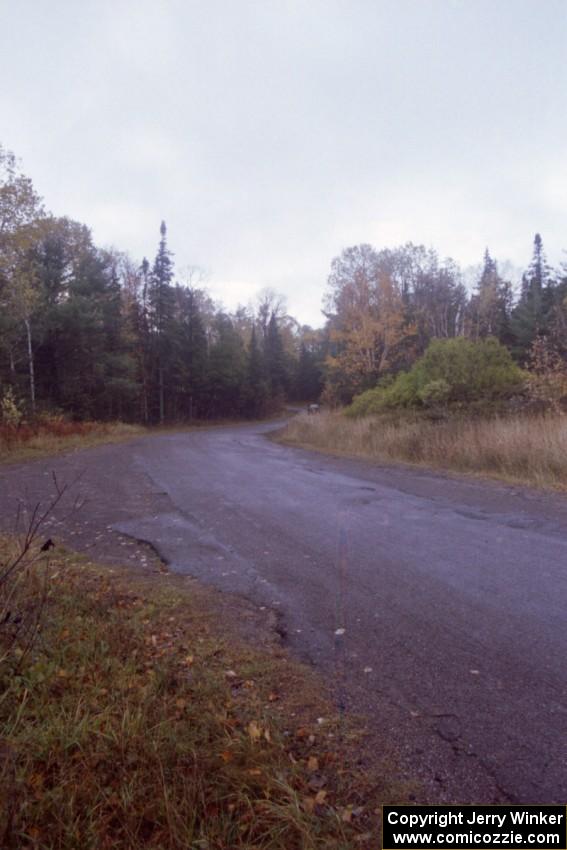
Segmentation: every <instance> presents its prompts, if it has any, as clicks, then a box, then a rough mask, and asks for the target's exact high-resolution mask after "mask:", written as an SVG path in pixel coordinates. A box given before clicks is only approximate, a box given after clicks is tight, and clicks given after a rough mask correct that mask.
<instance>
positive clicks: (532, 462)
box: [278, 413, 567, 490]
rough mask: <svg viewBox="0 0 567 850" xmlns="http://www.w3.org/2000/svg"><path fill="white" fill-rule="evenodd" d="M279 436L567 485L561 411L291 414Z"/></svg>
mask: <svg viewBox="0 0 567 850" xmlns="http://www.w3.org/2000/svg"><path fill="white" fill-rule="evenodd" d="M278 439H279V440H280V441H281V442H284V443H287V444H289V445H295V446H302V447H305V448H313V449H318V450H320V451H326V452H335V453H338V454H346V455H351V456H355V457H364V458H371V459H372V460H376V461H383V462H392V461H403V462H405V463H410V464H416V465H419V466H427V467H436V468H438V469H443V470H453V471H456V472H466V473H477V474H481V475H484V476H489V477H494V478H498V479H502V480H505V481H513V482H517V483H521V484H528V485H534V486H537V487H550V488H554V489H560V490H565V489H567V417H566V416H563V415H561V414H551V413H550V414H546V415H543V416H508V417H503V418H501V417H491V418H485V419H484V418H472V419H468V418H466V417H465V416H463V415H461V416H458V417H454V418H449V419H441V420H440V421H437V422H435V421H428V420H427V419H425V418H424V417H423V416H419V415H415V414H412V413H407V414H396V415H384V416H380V415H376V416H365V417H362V418H360V419H349V418H347V417H345V416H344V415H343V414H342V413H324V414H321V415H320V416H310V417H308V416H304V415H300V416H296V417H295V418H294V419H293V420H291V421H290V422H289V424H288V425H287V426H286V427H285V429H283V431H282V432H280V434H279V437H278Z"/></svg>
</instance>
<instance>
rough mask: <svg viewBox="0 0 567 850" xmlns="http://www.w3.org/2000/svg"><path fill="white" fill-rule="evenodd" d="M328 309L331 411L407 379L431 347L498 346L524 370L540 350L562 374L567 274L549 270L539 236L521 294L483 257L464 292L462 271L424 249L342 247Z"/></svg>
mask: <svg viewBox="0 0 567 850" xmlns="http://www.w3.org/2000/svg"><path fill="white" fill-rule="evenodd" d="M325 308H326V316H327V333H328V355H327V358H326V389H325V394H326V397H327V399H328V400H329V401H330V402H331V403H335V402H339V403H347V402H350V401H351V400H352V398H353V396H354V395H356V394H358V393H361V392H364V391H365V390H368V389H371V388H373V387H375V386H376V385H377V384H378V383H379V382H384V381H385V380H387V379H388V378H391V377H392V376H394V375H396V374H398V373H400V372H402V371H403V372H407V371H409V370H410V369H411V367H412V366H413V364H415V363H416V362H417V361H418V360H419V359H420V358H421V357H422V356H423V354H424V353H425V351H426V350H427V348H428V346H429V344H430V343H431V342H432V341H433V340H437V339H441V340H443V339H454V338H458V337H462V338H465V339H467V340H471V341H473V342H477V341H479V340H484V339H487V338H495V339H497V340H498V341H499V342H500V343H501V344H502V345H503V346H506V348H507V349H508V350H509V351H510V353H511V355H512V356H513V358H514V360H515V362H516V363H518V364H519V365H520V366H522V367H529V366H530V365H532V363H533V358H534V352H536V354H537V356H538V357H539V360H540V362H541V357H542V350H544V352H545V356H547V358H548V360H550V361H551V360H553V361H554V362H555V363H563V364H564V366H565V365H567V267H563V268H562V269H555V270H554V269H552V268H551V267H550V266H549V264H548V262H547V260H546V257H545V253H544V249H543V242H542V238H541V236H540V235H539V234H536V235H535V238H534V243H533V255H532V260H531V262H530V265H529V267H528V268H527V269H526V271H525V273H524V274H523V276H522V281H521V287H520V290H519V292H517V293H514V291H513V287H512V284H511V282H510V281H509V280H507V279H505V278H504V277H503V276H502V275H501V274H500V272H499V268H498V263H497V261H496V260H495V259H494V258H493V257H492V256H491V255H490V252H489V251H488V250H486V252H485V254H484V260H483V263H482V267H481V269H480V272H479V275H478V279H477V281H476V284H475V287H474V289H473V291H472V292H469V291H468V290H467V288H466V287H465V285H464V283H463V275H462V272H461V270H460V268H459V267H458V265H457V264H456V263H455V262H454V261H452V260H450V259H449V260H444V261H441V260H440V259H439V257H438V255H437V253H436V252H435V251H434V250H431V249H430V250H427V249H426V248H424V247H423V246H422V245H413V244H411V243H408V244H406V245H403V246H401V247H398V248H394V249H389V248H387V249H384V250H381V251H378V250H376V249H375V248H373V247H372V246H370V245H357V246H354V247H351V248H347V249H346V250H344V251H343V252H342V254H341V255H340V256H339V257H337V258H336V259H335V260H333V263H332V266H331V274H330V277H329V281H328V290H327V294H326V299H325Z"/></svg>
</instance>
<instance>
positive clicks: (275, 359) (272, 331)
mask: <svg viewBox="0 0 567 850" xmlns="http://www.w3.org/2000/svg"><path fill="white" fill-rule="evenodd" d="M264 356H265V361H266V373H267V378H268V383H269V388H270V394H271V396H272V398H278V397H281V396H283V395H284V394H285V393H286V391H287V389H288V384H289V380H288V370H287V363H286V356H285V351H284V347H283V342H282V338H281V334H280V329H279V327H278V321H277V319H276V315H275V313H272V314H271V316H270V321H269V322H268V328H267V332H266V341H265V348H264Z"/></svg>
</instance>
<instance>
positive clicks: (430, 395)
mask: <svg viewBox="0 0 567 850" xmlns="http://www.w3.org/2000/svg"><path fill="white" fill-rule="evenodd" d="M418 395H419V398H420V399H421V401H422V402H423V404H424V405H425V407H433V406H434V405H436V404H443V403H444V402H446V401H447V399H448V398H449V396H450V395H451V387H450V386H449V384H448V383H447V381H444V380H443V378H439V380H438V381H430V382H429V383H428V384H426V385H425V386H424V387H423V388H422V389H421V390H420V391H419V393H418Z"/></svg>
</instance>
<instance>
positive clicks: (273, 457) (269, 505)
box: [0, 425, 567, 803]
mask: <svg viewBox="0 0 567 850" xmlns="http://www.w3.org/2000/svg"><path fill="white" fill-rule="evenodd" d="M273 427H274V426H273V425H261V426H258V425H253V426H252V425H251V426H244V427H238V428H223V429H215V430H209V431H202V432H197V433H185V434H176V435H163V436H159V437H153V438H143V439H140V440H137V441H135V442H132V443H128V444H122V445H117V446H102V447H99V448H96V449H92V450H89V451H87V452H82V453H78V454H73V455H67V456H64V457H60V458H54V459H51V460H46V461H36V462H33V463H30V464H25V465H20V466H17V467H4V468H3V469H2V471H1V473H0V484H1V486H0V513H1V515H2V517H3V521H4V524H6V521H7V520H8V519H10V518H11V517H13V515H14V511H15V508H14V506H15V503H16V500H17V499H24V500H25V499H27V501H28V504H32V503H33V502H34V501H36V500H37V499H39V498H46V497H47V494H48V493H49V492H50V488H51V472H52V471H56V472H57V475H58V477H59V480H60V481H63V480H65V481H67V482H70V483H72V482H75V483H74V486H73V488H72V492H74V493H75V494H77V495H79V496H80V498H81V502H82V504H81V507H80V510H78V511H75V512H69V505H67V507H66V508H65V509H63V508H61V510H60V511H59V514H58V517H57V520H54V526H55V527H54V529H53V532H54V533H55V534H59V535H60V536H62V537H63V538H64V539H66V540H67V541H69V542H71V543H73V544H74V545H75V546H76V547H77V548H87V547H92V553H93V555H94V556H95V557H113V558H115V557H116V551H117V550H118V551H119V552H120V553H121V556H122V560H127V559H128V558H132V559H137V558H140V557H143V549H140V548H139V547H138V546H137V544H136V542H135V541H137V540H144V541H148V542H150V543H151V544H152V545H153V546H154V547H155V548H156V549H157V550H158V551H159V552H160V553H161V555H162V556H163V557H164V558H165V559H166V560H167V561H168V562H169V564H170V565H171V567H172V568H173V569H174V570H179V571H182V572H186V573H191V574H193V575H195V576H197V577H199V578H200V579H202V580H204V581H206V582H210V583H212V584H214V585H216V586H218V587H220V588H222V589H224V590H227V591H233V592H236V593H239V594H244V595H246V596H248V597H250V598H252V599H253V600H254V601H255V602H257V603H258V604H259V605H261V606H270V607H273V608H274V609H276V610H279V611H280V612H281V617H282V623H283V626H284V628H285V632H286V640H287V641H288V643H289V644H290V646H291V648H292V649H293V650H294V651H295V652H297V653H298V654H300V655H301V656H302V657H304V658H307V659H309V660H310V661H311V662H312V663H314V664H315V665H317V666H318V667H319V668H320V669H321V670H322V671H323V672H324V673H325V674H326V675H328V676H329V677H330V678H331V680H332V681H333V682H334V683H335V686H336V693H337V699H339V701H340V702H341V703H342V704H343V705H344V706H345V708H346V710H356V711H363V712H364V713H365V714H366V715H367V716H368V717H369V718H370V721H371V725H372V729H373V737H372V739H371V742H370V743H369V745H368V750H367V753H366V757H367V758H369V759H374V758H378V757H381V756H383V755H384V754H386V755H387V756H388V757H389V754H388V752H387V749H388V746H391V747H392V749H393V753H394V755H395V758H396V760H397V762H398V764H399V765H400V768H401V770H402V771H403V772H405V773H406V775H407V776H408V777H411V776H413V777H416V778H417V779H418V780H419V781H420V782H422V783H423V787H422V790H421V791H419V792H418V795H417V796H418V799H419V800H420V801H423V800H424V799H428V800H431V801H443V800H450V801H454V802H471V801H478V802H490V801H491V802H497V801H501V802H503V801H506V800H511V801H518V802H526V803H527V802H531V803H536V802H547V803H551V802H556V803H564V802H565V800H567V629H566V624H567V499H564V498H563V497H561V496H554V495H546V494H539V493H536V492H534V491H529V490H521V489H518V488H515V489H514V488H510V487H507V486H504V485H497V484H484V483H480V482H476V481H472V480H456V479H451V478H447V477H444V476H441V475H436V474H433V473H426V472H415V471H410V470H407V469H404V468H383V467H376V466H368V465H366V464H364V463H362V462H359V461H354V460H347V459H337V458H328V457H325V456H323V455H319V454H315V453H311V452H306V451H298V450H294V449H290V448H287V447H283V446H281V445H278V444H275V443H273V442H272V441H270V440H269V439H267V437H266V432H268V431H269V430H271V429H272V428H273ZM79 473H80V475H81V477H80V479H79V480H78V481H76V478H77V476H78V475H79ZM63 510H65V516H64V517H63V515H62V511H63ZM57 521H58V522H61V525H59V526H58V527H57V525H56V522H57ZM337 630H338V634H337ZM343 630H344V632H343Z"/></svg>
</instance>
